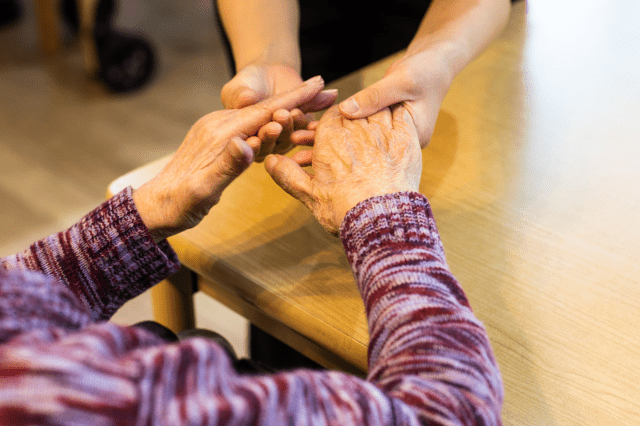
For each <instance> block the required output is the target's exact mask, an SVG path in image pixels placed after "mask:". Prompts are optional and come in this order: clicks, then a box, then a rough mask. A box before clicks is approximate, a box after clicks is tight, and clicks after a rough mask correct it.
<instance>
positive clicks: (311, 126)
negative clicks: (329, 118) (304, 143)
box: [307, 120, 320, 130]
mask: <svg viewBox="0 0 640 426" xmlns="http://www.w3.org/2000/svg"><path fill="white" fill-rule="evenodd" d="M318 123H320V121H319V120H315V121H312V122H310V123H309V125H308V126H307V130H316V129H317V128H318Z"/></svg>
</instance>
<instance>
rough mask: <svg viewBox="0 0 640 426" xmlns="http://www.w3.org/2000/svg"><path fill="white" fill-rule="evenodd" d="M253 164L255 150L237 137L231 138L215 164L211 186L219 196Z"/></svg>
mask: <svg viewBox="0 0 640 426" xmlns="http://www.w3.org/2000/svg"><path fill="white" fill-rule="evenodd" d="M252 162H253V150H252V149H251V147H250V146H249V145H248V144H247V143H246V142H245V141H244V140H242V139H241V138H239V137H237V136H234V137H233V138H231V140H230V141H229V143H228V144H227V146H225V148H224V150H223V151H222V153H220V155H219V156H218V157H217V158H216V159H215V161H214V162H213V170H214V173H212V175H211V179H212V181H211V182H210V185H211V187H212V188H214V191H215V193H216V194H217V195H218V196H219V195H220V194H221V193H222V191H223V190H224V189H225V188H226V187H227V186H228V185H229V184H230V183H231V182H233V180H234V179H235V178H237V177H238V176H240V173H242V172H243V171H245V170H246V169H247V167H249V165H250V164H251V163H252Z"/></svg>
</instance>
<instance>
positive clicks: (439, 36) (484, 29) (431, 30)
mask: <svg viewBox="0 0 640 426" xmlns="http://www.w3.org/2000/svg"><path fill="white" fill-rule="evenodd" d="M510 7H511V6H510V3H509V1H508V0H458V1H450V0H434V1H433V3H432V4H431V6H430V7H429V11H428V12H427V14H426V15H425V17H424V19H423V20H422V23H421V24H420V28H419V29H418V32H417V33H416V36H415V37H414V39H413V40H412V41H411V44H410V45H409V48H408V49H407V55H412V54H414V53H417V52H420V51H423V50H426V49H438V50H440V51H441V52H442V53H443V55H444V58H445V60H446V61H447V66H448V68H449V70H450V72H451V74H452V76H455V75H456V74H458V73H459V72H460V71H461V70H462V69H463V68H464V67H465V66H466V65H467V64H468V63H469V62H471V60H472V59H473V58H475V57H476V56H477V55H478V54H479V53H480V52H482V50H484V48H485V47H486V46H487V44H489V42H490V41H491V40H493V38H495V36H496V35H497V34H498V33H499V32H500V31H501V30H502V28H503V27H504V26H505V24H506V23H507V19H508V18H509V10H510Z"/></svg>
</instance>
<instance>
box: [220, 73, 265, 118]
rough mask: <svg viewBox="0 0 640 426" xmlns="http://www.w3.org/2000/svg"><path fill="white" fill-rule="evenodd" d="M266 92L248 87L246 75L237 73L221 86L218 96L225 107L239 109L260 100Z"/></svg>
mask: <svg viewBox="0 0 640 426" xmlns="http://www.w3.org/2000/svg"><path fill="white" fill-rule="evenodd" d="M265 97H266V93H260V92H258V91H257V90H255V88H252V87H249V84H248V82H247V81H246V77H243V76H242V75H240V74H238V75H236V77H234V78H233V79H232V80H231V81H229V82H228V83H227V84H225V85H224V86H223V87H222V92H221V93H220V98H221V100H222V105H224V107H225V108H227V109H230V108H233V109H239V108H244V107H247V106H249V105H253V104H255V103H257V102H260V101H261V100H263V99H264V98H265Z"/></svg>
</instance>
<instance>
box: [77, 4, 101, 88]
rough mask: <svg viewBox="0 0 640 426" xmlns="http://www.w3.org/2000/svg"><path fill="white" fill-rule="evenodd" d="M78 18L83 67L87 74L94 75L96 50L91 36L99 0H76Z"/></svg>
mask: <svg viewBox="0 0 640 426" xmlns="http://www.w3.org/2000/svg"><path fill="white" fill-rule="evenodd" d="M76 1H77V6H78V16H79V18H80V31H79V37H80V45H81V46H82V54H83V56H84V69H85V72H86V73H87V75H89V76H95V75H96V74H97V72H98V68H99V63H98V52H97V50H96V42H95V40H94V38H93V29H94V27H95V20H96V10H97V7H98V2H99V0H76Z"/></svg>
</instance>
